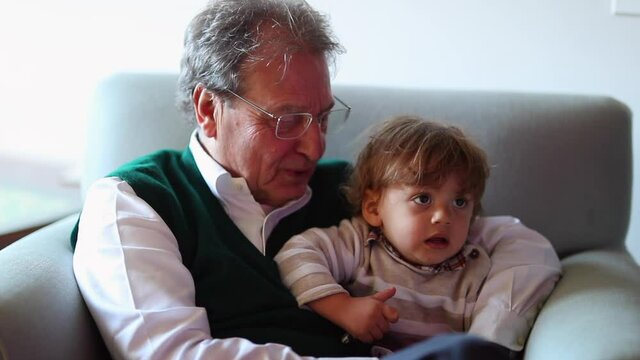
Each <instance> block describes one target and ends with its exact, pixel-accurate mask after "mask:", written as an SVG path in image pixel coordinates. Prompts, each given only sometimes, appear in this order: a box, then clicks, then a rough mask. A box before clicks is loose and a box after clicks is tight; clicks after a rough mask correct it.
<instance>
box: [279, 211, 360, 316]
mask: <svg viewBox="0 0 640 360" xmlns="http://www.w3.org/2000/svg"><path fill="white" fill-rule="evenodd" d="M367 234H368V225H366V223H364V221H362V220H361V219H359V218H354V219H350V220H343V221H342V222H340V225H338V226H333V227H330V228H323V229H321V228H312V229H309V230H307V231H305V232H303V233H301V234H299V235H296V236H294V237H292V238H291V239H290V240H289V241H287V242H286V243H285V244H284V246H283V247H282V249H281V250H280V252H279V253H278V254H277V255H276V256H275V257H274V260H275V261H276V263H277V264H278V268H279V270H280V276H281V278H282V282H283V283H284V284H285V285H286V286H287V287H288V288H289V290H290V291H291V292H292V293H293V295H294V296H295V297H296V300H297V301H298V305H300V306H303V305H306V304H308V303H309V302H311V301H314V300H317V299H320V298H324V297H327V296H329V295H334V294H338V293H346V292H347V290H345V288H344V287H342V286H341V285H340V284H348V283H350V282H352V281H353V280H354V277H355V276H356V273H357V270H358V269H359V267H360V266H362V263H363V259H364V253H365V252H366V251H367V250H366V249H365V240H366V236H367Z"/></svg>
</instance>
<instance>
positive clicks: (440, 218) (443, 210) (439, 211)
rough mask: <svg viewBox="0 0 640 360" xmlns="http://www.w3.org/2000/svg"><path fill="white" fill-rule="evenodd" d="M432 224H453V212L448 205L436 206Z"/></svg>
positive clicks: (432, 214)
mask: <svg viewBox="0 0 640 360" xmlns="http://www.w3.org/2000/svg"><path fill="white" fill-rule="evenodd" d="M431 223H432V224H440V225H449V224H450V223H451V210H450V209H449V206H447V205H446V204H435V205H434V207H433V212H432V213H431Z"/></svg>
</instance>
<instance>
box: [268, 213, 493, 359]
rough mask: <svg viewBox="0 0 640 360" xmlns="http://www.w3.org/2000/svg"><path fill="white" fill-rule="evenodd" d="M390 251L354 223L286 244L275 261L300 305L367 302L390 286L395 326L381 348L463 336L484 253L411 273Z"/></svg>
mask: <svg viewBox="0 0 640 360" xmlns="http://www.w3.org/2000/svg"><path fill="white" fill-rule="evenodd" d="M389 245H390V244H388V243H387V242H386V241H385V239H384V237H382V236H377V235H376V233H373V234H372V233H371V231H370V228H369V225H368V224H367V223H366V222H364V220H363V219H361V218H358V217H356V218H352V219H350V220H343V221H342V222H341V223H340V224H339V226H334V227H331V228H325V229H319V228H313V229H309V230H307V231H305V232H303V233H302V234H300V235H297V236H295V237H293V238H292V239H291V240H289V241H288V242H287V243H286V244H285V246H284V247H283V248H282V250H281V251H280V253H279V254H278V255H277V256H276V257H275V260H276V261H277V262H278V266H279V268H280V273H281V275H282V278H283V282H284V283H285V285H287V286H288V287H289V288H290V289H291V291H292V293H293V294H294V296H295V297H296V299H297V301H298V304H299V305H300V306H304V305H305V304H307V303H309V302H311V301H313V300H316V299H320V298H323V297H325V296H328V295H332V294H336V293H340V292H349V293H350V294H351V295H352V296H367V295H372V294H374V293H376V292H378V291H381V290H384V289H387V288H389V287H395V288H396V295H395V296H394V297H393V298H391V299H389V300H388V301H387V302H386V303H387V304H388V305H390V306H393V307H395V308H396V309H397V310H398V313H399V316H400V319H399V320H398V322H396V323H394V324H392V326H391V329H390V331H389V332H388V333H387V334H386V335H385V338H384V339H383V340H382V342H381V345H383V346H385V347H387V348H390V349H397V348H400V347H404V346H406V345H409V344H412V343H414V342H417V341H420V340H424V339H425V338H428V337H431V336H434V335H437V334H441V333H445V332H464V331H467V330H468V329H469V327H470V326H471V322H472V321H473V310H474V305H475V302H476V299H477V295H478V293H479V291H480V287H481V286H482V283H483V282H484V280H485V278H486V277H487V274H488V273H489V269H490V266H491V261H490V259H489V256H488V255H487V253H486V251H485V250H484V249H482V248H481V247H479V246H477V245H473V244H466V245H465V246H464V247H463V249H462V250H461V251H460V253H458V255H456V256H453V257H452V258H450V259H448V260H447V261H445V262H444V263H441V264H438V266H420V267H417V266H415V265H413V264H410V263H408V262H406V261H405V260H404V259H402V258H401V257H400V256H399V255H398V253H397V252H396V251H395V250H394V249H393V247H392V246H389Z"/></svg>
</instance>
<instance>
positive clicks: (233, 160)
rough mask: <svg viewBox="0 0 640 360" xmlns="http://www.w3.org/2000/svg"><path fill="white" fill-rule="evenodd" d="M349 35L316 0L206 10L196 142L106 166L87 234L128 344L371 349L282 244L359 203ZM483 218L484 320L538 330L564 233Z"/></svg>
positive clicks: (201, 353)
mask: <svg viewBox="0 0 640 360" xmlns="http://www.w3.org/2000/svg"><path fill="white" fill-rule="evenodd" d="M340 51H341V47H340V45H339V44H338V43H337V41H336V40H334V38H333V37H332V35H331V32H330V30H329V26H328V23H327V21H326V19H325V18H324V17H322V16H321V15H320V14H318V13H317V12H316V11H314V10H313V9H312V8H310V7H309V5H308V4H306V3H305V2H304V1H286V0H252V1H246V0H221V1H217V2H214V3H212V4H211V5H209V6H208V7H207V8H206V9H204V10H203V11H202V12H201V13H200V14H198V15H197V16H196V17H195V18H194V20H193V21H192V23H191V24H190V26H189V28H188V29H187V33H186V36H185V51H184V57H183V60H182V69H181V77H180V84H179V94H178V97H179V101H180V104H181V107H182V108H183V109H184V110H185V112H186V113H187V114H188V116H189V117H191V118H192V119H193V120H194V122H195V124H196V126H195V127H196V130H195V131H194V133H193V135H192V137H191V141H190V144H189V146H188V148H187V149H185V150H184V151H183V152H176V151H160V152H157V153H153V154H150V155H148V156H145V157H142V158H140V159H138V160H135V161H133V162H132V163H129V164H127V165H124V166H123V167H121V168H120V169H117V170H116V171H114V172H113V173H112V174H110V176H108V177H106V178H104V179H101V180H98V181H97V182H96V183H95V184H93V186H92V187H91V188H90V190H89V191H88V193H87V196H86V202H85V205H84V208H83V211H82V215H81V217H80V220H79V223H78V227H77V229H76V231H74V234H73V235H72V242H73V243H74V244H75V245H76V250H75V255H74V272H75V275H76V279H77V281H78V285H79V287H80V290H81V292H82V295H83V297H84V298H85V300H86V303H87V306H88V307H89V309H90V311H91V313H92V315H93V317H94V318H95V320H96V323H97V325H98V328H99V329H100V332H101V334H102V336H103V338H104V340H105V343H106V345H107V347H108V349H109V351H110V352H111V354H112V355H113V356H114V357H116V358H145V359H156V358H157V359H167V358H172V359H199V358H203V359H207V358H208V359H239V358H246V359H254V358H264V359H267V358H268V359H298V358H300V356H366V355H369V354H370V345H369V344H362V343H358V342H353V341H352V342H348V343H347V342H343V341H341V339H342V335H343V332H342V331H341V330H340V329H339V328H338V327H337V326H335V325H333V324H331V323H329V322H328V321H326V320H324V319H323V318H321V317H319V316H317V315H316V314H314V313H312V312H310V311H308V310H305V309H300V308H298V306H297V305H296V301H295V299H294V298H293V296H292V295H291V294H290V293H289V292H288V290H287V289H286V287H284V286H283V285H282V283H281V281H280V278H279V274H278V269H277V266H276V264H275V263H274V262H273V260H272V257H273V256H274V255H275V253H276V252H277V251H278V250H279V249H280V247H281V246H282V245H283V243H284V242H285V241H286V240H287V239H289V238H290V237H291V236H292V235H294V234H296V233H298V232H301V231H302V230H305V229H307V228H309V227H312V226H330V225H334V224H337V223H338V221H339V220H340V219H342V218H345V217H348V216H349V215H350V214H349V213H348V208H347V206H346V205H345V204H346V203H345V202H343V198H342V196H341V194H340V191H339V186H340V184H341V182H342V181H343V179H344V178H345V173H346V171H347V170H348V166H347V164H345V163H342V162H332V163H320V164H319V163H318V161H319V159H320V157H321V156H322V154H323V152H324V148H325V135H326V132H327V127H328V126H331V122H333V121H344V120H345V119H346V117H347V116H348V106H347V105H346V104H344V103H342V102H341V101H340V100H339V99H338V98H336V97H334V96H332V93H331V86H330V79H329V70H328V63H330V62H331V61H332V59H333V57H334V56H335V55H336V54H338V53H339V52H340ZM473 232H474V233H475V234H476V235H475V236H476V238H477V239H478V241H479V243H480V244H481V245H482V246H484V247H486V248H487V250H488V251H489V253H492V259H495V261H494V263H493V267H492V270H491V274H490V275H489V279H488V280H487V283H486V284H485V286H484V290H483V292H482V293H481V295H480V298H479V299H478V305H477V306H478V308H479V309H480V311H479V313H478V316H484V317H486V318H487V320H489V321H486V322H485V323H486V324H488V325H487V328H486V329H475V331H472V332H475V333H478V334H482V335H483V336H484V337H485V338H486V339H489V340H491V339H492V335H494V334H492V333H491V329H492V326H490V324H495V323H500V324H501V325H502V326H501V328H509V329H512V330H513V338H514V339H516V338H517V337H519V336H526V334H527V332H528V330H529V328H530V325H529V324H530V322H531V320H532V318H533V317H535V315H536V312H537V310H536V308H537V305H538V302H541V301H543V300H544V299H545V298H546V296H547V295H548V294H549V293H550V291H551V289H552V287H553V284H554V283H555V281H556V280H557V277H558V274H559V263H558V262H557V258H556V257H555V254H554V253H553V249H552V248H551V246H550V244H549V243H548V242H547V241H546V240H545V239H544V238H542V237H540V235H538V234H537V233H535V232H533V231H531V230H528V229H526V228H525V227H524V226H522V225H520V224H519V223H518V222H517V220H514V219H511V218H509V219H505V218H501V219H484V220H483V221H478V222H477V224H476V225H475V228H474V229H473ZM76 241H77V242H76ZM507 256H508V259H506V260H507V261H505V260H502V261H500V260H499V259H500V258H501V257H507ZM514 264H515V265H514ZM516 265H517V266H516ZM523 279H525V281H526V283H522V284H519V285H515V286H514V284H513V283H512V282H514V281H522V280H523ZM532 293H537V296H532V295H531V294H532ZM489 298H491V301H489V300H488V299H489ZM520 298H527V299H531V298H533V299H535V301H529V302H526V303H523V302H522V301H519V299H520ZM381 301H382V300H381ZM505 324H506V325H505ZM472 330H474V329H472ZM469 339H470V340H469ZM477 340H478V339H477V338H475V337H471V336H462V337H461V340H456V341H455V342H454V343H452V345H446V346H445V348H447V347H448V348H457V347H458V346H467V345H468V344H473V346H477V343H478V341H477ZM515 342H516V340H514V344H515ZM502 345H504V346H506V347H509V348H512V349H514V350H518V346H520V348H521V346H522V345H521V344H520V345H517V344H515V345H513V344H502ZM484 347H486V348H487V349H489V350H487V351H489V352H487V354H489V353H490V352H491V351H494V350H495V349H496V347H498V348H499V350H502V349H506V348H502V347H500V346H498V345H494V344H493V343H490V342H488V341H484V342H483V341H480V346H479V347H478V349H480V350H478V351H483V350H482V349H483V348H484Z"/></svg>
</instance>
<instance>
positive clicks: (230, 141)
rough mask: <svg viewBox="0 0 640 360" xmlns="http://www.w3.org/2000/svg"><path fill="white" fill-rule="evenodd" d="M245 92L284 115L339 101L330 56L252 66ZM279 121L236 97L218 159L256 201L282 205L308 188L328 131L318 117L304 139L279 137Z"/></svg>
mask: <svg viewBox="0 0 640 360" xmlns="http://www.w3.org/2000/svg"><path fill="white" fill-rule="evenodd" d="M243 81H244V84H245V85H244V92H243V93H241V94H240V95H241V96H242V97H244V98H245V99H248V100H250V101H252V102H253V103H255V104H257V105H259V106H260V107H262V108H263V109H265V110H267V111H268V112H270V113H272V114H274V115H276V116H279V115H283V114H287V113H296V112H307V113H311V114H313V115H314V117H315V116H316V115H318V114H320V113H322V112H323V111H326V110H328V109H330V108H331V107H332V105H333V97H332V95H331V85H330V81H329V71H328V67H327V63H326V60H325V59H324V56H322V55H317V54H309V53H305V52H298V53H294V54H293V55H292V57H291V58H290V59H289V61H288V62H287V63H286V64H285V63H284V62H283V61H282V59H276V60H271V61H261V62H259V63H257V64H255V65H253V67H252V68H250V69H249V70H247V75H246V77H245V78H244V80H243ZM275 125H276V124H275V121H274V120H273V119H271V118H269V117H268V116H266V115H265V114H262V113H260V112H259V111H257V110H256V109H254V108H252V107H251V106H250V105H248V104H246V103H244V102H242V101H241V100H239V99H236V98H231V99H229V100H227V101H226V102H225V104H224V106H223V111H222V115H221V116H220V119H218V124H217V129H218V130H217V137H216V141H217V143H218V146H217V150H216V153H215V156H214V157H215V158H216V160H217V161H218V162H220V163H221V164H222V165H223V166H224V167H225V168H226V169H227V170H228V171H229V172H230V173H231V175H232V176H234V177H243V178H244V179H245V180H246V181H247V184H248V186H249V189H250V190H251V193H252V194H253V197H254V198H255V200H256V201H257V202H259V203H261V204H265V205H270V206H282V205H284V204H285V203H286V202H288V201H290V200H293V199H296V198H299V197H300V196H302V195H303V194H304V192H305V190H306V187H307V184H308V183H309V179H310V178H311V175H312V174H313V172H314V170H315V167H316V163H317V161H318V160H319V159H320V157H321V156H322V154H323V153H324V149H325V139H324V136H325V134H324V133H323V132H322V131H321V130H320V128H319V126H318V123H317V122H316V120H315V118H314V121H313V122H312V123H311V125H310V126H309V128H308V129H307V131H306V132H305V133H304V134H303V135H302V136H301V137H300V138H298V139H294V140H282V139H278V138H277V137H276V135H275Z"/></svg>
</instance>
